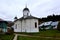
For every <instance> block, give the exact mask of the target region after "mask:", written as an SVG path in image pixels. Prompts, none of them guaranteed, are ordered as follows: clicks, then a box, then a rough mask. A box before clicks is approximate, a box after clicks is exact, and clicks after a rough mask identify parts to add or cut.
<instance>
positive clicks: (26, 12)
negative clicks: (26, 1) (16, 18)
mask: <svg viewBox="0 0 60 40" xmlns="http://www.w3.org/2000/svg"><path fill="white" fill-rule="evenodd" d="M29 12H30V11H29V9H28V8H27V5H26V6H25V8H24V9H23V17H24V18H26V17H27V16H29Z"/></svg>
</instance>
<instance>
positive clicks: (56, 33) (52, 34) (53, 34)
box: [20, 30, 60, 38]
mask: <svg viewBox="0 0 60 40" xmlns="http://www.w3.org/2000/svg"><path fill="white" fill-rule="evenodd" d="M20 34H26V35H32V36H41V37H43V36H44V37H45V36H46V37H59V38H60V32H59V31H57V30H46V31H40V32H38V33H20Z"/></svg>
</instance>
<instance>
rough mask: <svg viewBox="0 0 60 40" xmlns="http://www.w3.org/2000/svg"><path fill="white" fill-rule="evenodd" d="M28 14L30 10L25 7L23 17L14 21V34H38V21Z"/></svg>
mask: <svg viewBox="0 0 60 40" xmlns="http://www.w3.org/2000/svg"><path fill="white" fill-rule="evenodd" d="M29 14H30V10H29V9H28V8H27V7H25V8H24V9H23V16H22V17H21V18H19V19H16V20H15V21H14V25H13V28H14V32H30V33H31V32H39V28H38V19H39V18H37V17H34V16H32V15H29Z"/></svg>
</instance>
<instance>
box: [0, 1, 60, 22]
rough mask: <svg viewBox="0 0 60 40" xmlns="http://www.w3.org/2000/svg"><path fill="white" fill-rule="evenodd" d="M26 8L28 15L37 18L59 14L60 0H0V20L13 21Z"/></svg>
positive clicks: (20, 15)
mask: <svg viewBox="0 0 60 40" xmlns="http://www.w3.org/2000/svg"><path fill="white" fill-rule="evenodd" d="M26 4H27V7H28V8H29V10H30V14H31V15H33V16H36V17H39V18H42V17H46V16H48V15H52V14H55V15H59V14H60V0H0V18H2V19H4V20H12V21H13V20H14V17H15V16H17V17H18V18H20V17H22V16H23V9H24V8H25V6H26Z"/></svg>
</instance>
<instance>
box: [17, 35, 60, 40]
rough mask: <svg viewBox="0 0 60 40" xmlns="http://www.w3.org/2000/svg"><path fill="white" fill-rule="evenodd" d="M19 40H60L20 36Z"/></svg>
mask: <svg viewBox="0 0 60 40" xmlns="http://www.w3.org/2000/svg"><path fill="white" fill-rule="evenodd" d="M17 40H60V39H54V38H40V37H24V36H18V39H17Z"/></svg>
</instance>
